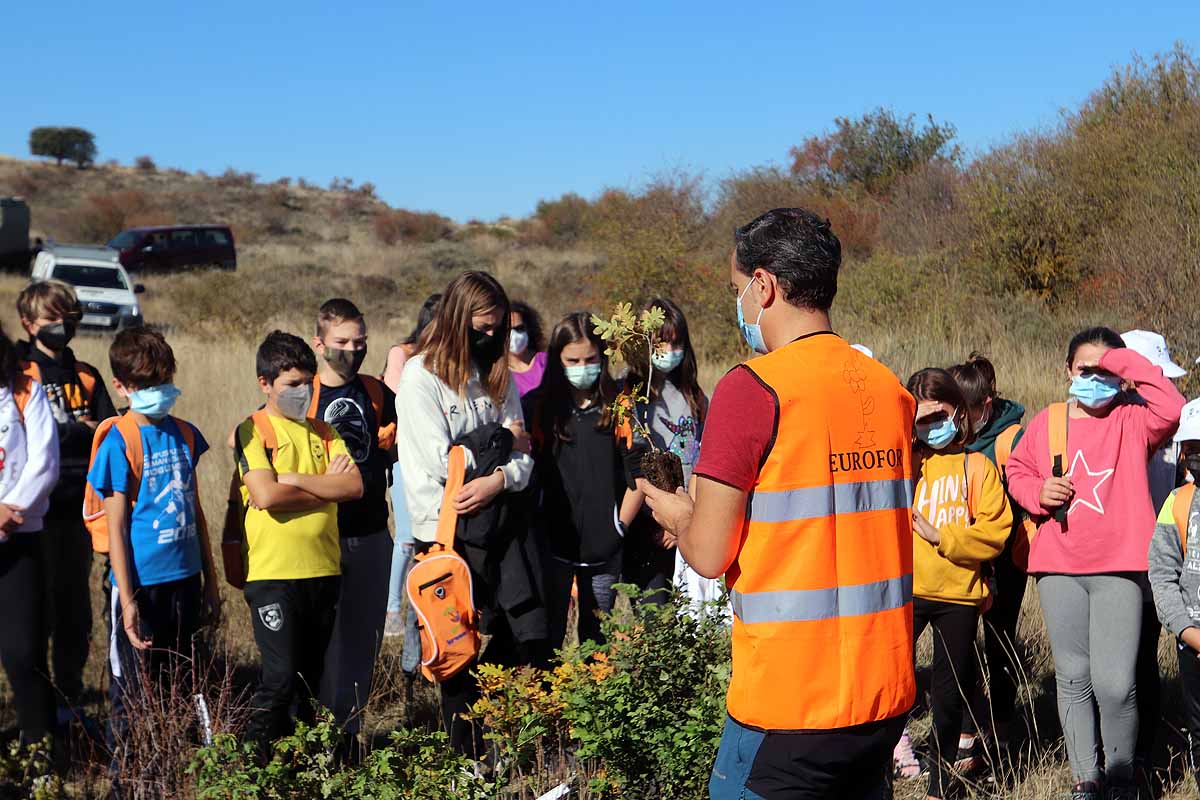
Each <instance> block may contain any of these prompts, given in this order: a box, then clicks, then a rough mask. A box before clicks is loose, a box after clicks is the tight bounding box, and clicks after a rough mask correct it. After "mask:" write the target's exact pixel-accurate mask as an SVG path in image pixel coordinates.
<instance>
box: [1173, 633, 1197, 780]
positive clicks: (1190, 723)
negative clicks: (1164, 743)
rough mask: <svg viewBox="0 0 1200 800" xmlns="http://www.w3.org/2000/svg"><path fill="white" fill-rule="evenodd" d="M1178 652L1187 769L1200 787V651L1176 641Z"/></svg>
mask: <svg viewBox="0 0 1200 800" xmlns="http://www.w3.org/2000/svg"><path fill="white" fill-rule="evenodd" d="M1176 649H1177V650H1178V652H1179V683H1180V690H1181V691H1180V694H1182V695H1183V708H1182V711H1183V722H1184V730H1185V731H1186V732H1187V737H1188V750H1187V754H1188V761H1187V766H1188V769H1189V770H1191V772H1192V774H1193V775H1195V776H1196V785H1197V786H1198V787H1200V653H1197V652H1196V651H1195V650H1193V649H1192V648H1190V647H1188V646H1187V645H1186V644H1184V643H1183V642H1176Z"/></svg>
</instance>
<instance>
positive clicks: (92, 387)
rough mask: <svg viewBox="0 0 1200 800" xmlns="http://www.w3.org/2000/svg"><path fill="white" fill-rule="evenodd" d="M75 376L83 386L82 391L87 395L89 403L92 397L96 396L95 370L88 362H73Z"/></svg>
mask: <svg viewBox="0 0 1200 800" xmlns="http://www.w3.org/2000/svg"><path fill="white" fill-rule="evenodd" d="M75 377H76V378H77V379H78V380H79V385H80V386H82V387H83V393H84V394H85V395H86V396H87V400H88V403H89V405H90V404H91V402H92V398H93V397H95V396H96V383H97V381H96V372H95V370H94V369H93V368H92V367H91V366H89V365H88V364H85V363H83V362H82V361H76V362H75Z"/></svg>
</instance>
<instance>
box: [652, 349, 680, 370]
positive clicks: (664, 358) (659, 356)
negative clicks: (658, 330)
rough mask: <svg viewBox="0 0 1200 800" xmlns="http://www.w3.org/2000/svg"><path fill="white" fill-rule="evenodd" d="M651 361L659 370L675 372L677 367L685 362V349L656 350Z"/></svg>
mask: <svg viewBox="0 0 1200 800" xmlns="http://www.w3.org/2000/svg"><path fill="white" fill-rule="evenodd" d="M650 363H651V364H653V365H654V368H655V369H656V370H658V371H659V372H662V373H667V372H674V371H675V368H676V367H678V366H679V365H680V364H682V363H683V351H682V350H668V351H667V352H665V353H664V352H662V351H660V350H655V351H654V354H653V355H651V356H650Z"/></svg>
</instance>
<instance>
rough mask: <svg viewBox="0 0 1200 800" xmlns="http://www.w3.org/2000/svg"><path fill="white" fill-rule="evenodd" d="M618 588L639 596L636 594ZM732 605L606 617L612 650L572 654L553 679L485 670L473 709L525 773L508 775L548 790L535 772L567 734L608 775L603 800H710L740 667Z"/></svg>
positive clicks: (681, 604) (634, 610)
mask: <svg viewBox="0 0 1200 800" xmlns="http://www.w3.org/2000/svg"><path fill="white" fill-rule="evenodd" d="M618 589H619V591H621V592H622V593H623V594H625V595H626V596H628V597H630V598H632V599H634V600H636V597H637V589H636V588H635V587H633V586H629V585H627V584H622V585H619V587H618ZM722 605H723V603H715V604H712V605H711V607H709V608H706V609H705V613H701V614H699V615H697V614H694V613H692V612H691V610H690V609H689V607H688V604H687V601H686V599H685V598H683V597H681V596H679V595H675V596H674V597H673V598H672V599H671V600H670V602H667V603H664V604H662V605H654V604H650V603H640V604H639V603H636V602H633V603H631V605H630V608H629V610H628V611H626V612H624V613H617V612H614V614H612V615H610V616H609V617H607V618H606V619H605V620H604V622H603V630H604V633H605V636H606V637H607V644H604V645H599V646H598V645H596V644H595V643H592V642H587V643H585V644H584V645H582V646H580V647H571V648H567V649H566V650H564V651H563V653H562V665H561V666H559V667H558V668H557V669H555V670H554V671H553V672H549V673H544V672H543V673H539V672H538V671H536V670H532V669H530V668H522V669H516V670H512V669H504V668H501V667H487V668H481V671H480V677H481V688H482V696H481V699H480V700H479V702H478V703H476V704H475V706H474V708H473V712H474V714H475V716H476V718H477V719H479V720H480V721H482V722H486V724H487V725H488V726H489V727H490V730H489V732H488V733H487V734H485V735H486V736H487V737H488V738H489V739H491V740H492V742H493V743H494V744H495V745H496V746H497V747H498V748H499V752H500V762H499V763H501V764H507V765H509V769H510V770H511V771H512V772H514V773H516V775H508V776H507V777H508V778H509V779H510V780H513V779H516V780H518V781H519V783H518V785H517V787H515V788H517V789H519V790H520V791H524V790H526V789H527V788H536V789H541V788H544V786H536V787H533V786H527V785H526V781H524V778H525V769H524V768H525V767H527V766H528V765H530V764H531V762H533V761H534V759H537V758H539V757H540V755H539V754H542V753H544V751H545V750H546V749H547V748H549V749H550V750H551V751H552V752H553V751H554V749H555V748H556V747H559V748H561V744H560V743H561V740H562V739H563V738H564V737H566V738H568V739H569V746H570V747H572V748H573V749H574V758H575V760H576V761H577V762H580V763H583V764H590V765H592V766H593V767H596V768H597V769H596V770H595V771H594V775H593V776H592V778H591V789H592V791H595V792H597V793H599V794H601V796H609V795H621V796H628V797H655V798H664V800H676V799H677V798H678V800H685V799H686V800H691V798H695V797H700V796H702V795H703V794H704V792H705V787H706V786H707V784H708V779H709V775H710V773H711V770H712V764H713V760H714V758H715V757H716V753H717V746H718V745H719V744H720V740H721V731H722V729H723V727H724V723H725V689H726V687H727V685H728V682H729V675H730V666H731V654H730V640H729V628H728V627H726V626H725V624H724V623H723V619H722V615H721V614H722V612H721V606H722ZM539 774H540V770H539V771H535V773H534V777H537V776H538V775H539ZM540 777H542V779H543V780H545V779H546V778H548V777H550V776H548V775H544V774H541V775H540Z"/></svg>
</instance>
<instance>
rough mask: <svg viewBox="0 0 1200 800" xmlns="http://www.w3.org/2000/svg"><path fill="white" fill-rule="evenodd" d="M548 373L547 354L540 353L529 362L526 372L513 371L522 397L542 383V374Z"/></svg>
mask: <svg viewBox="0 0 1200 800" xmlns="http://www.w3.org/2000/svg"><path fill="white" fill-rule="evenodd" d="M545 374H546V354H545V353H538V354H537V355H536V356H534V357H533V361H531V362H530V363H529V369H528V370H527V371H525V372H513V374H512V376H513V380H514V381H516V383H517V391H518V392H520V393H521V397H524V396H525V395H527V394H529V393H530V392H532V391H533V390H534V389H536V388H538V387H539V386H541V385H542V376H543V375H545Z"/></svg>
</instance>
